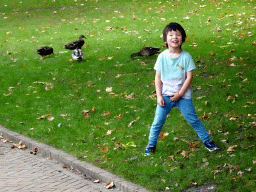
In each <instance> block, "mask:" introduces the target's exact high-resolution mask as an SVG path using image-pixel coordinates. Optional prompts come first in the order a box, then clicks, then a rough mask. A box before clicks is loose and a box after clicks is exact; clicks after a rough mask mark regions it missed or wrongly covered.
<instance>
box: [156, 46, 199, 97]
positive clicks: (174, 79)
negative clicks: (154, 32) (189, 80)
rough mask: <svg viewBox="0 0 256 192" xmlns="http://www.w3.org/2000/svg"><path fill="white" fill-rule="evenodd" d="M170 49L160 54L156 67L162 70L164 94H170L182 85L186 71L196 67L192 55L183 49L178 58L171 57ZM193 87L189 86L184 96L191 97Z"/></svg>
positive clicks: (157, 69)
mask: <svg viewBox="0 0 256 192" xmlns="http://www.w3.org/2000/svg"><path fill="white" fill-rule="evenodd" d="M170 56H171V54H170V53H169V51H168V50H165V51H163V52H162V53H160V54H159V56H158V58H157V61H156V63H155V67H154V69H155V70H156V71H160V72H161V81H162V96H170V95H171V94H173V93H176V92H178V91H179V90H180V88H181V87H182V85H183V83H184V81H185V80H186V73H187V72H189V71H192V70H193V69H195V68H196V66H195V63H194V61H193V59H192V57H191V55H190V54H189V53H188V52H186V51H184V50H182V52H181V54H180V55H179V56H178V57H177V58H171V57H170ZM191 94H192V89H191V87H189V88H188V89H187V91H186V93H185V94H184V95H183V98H185V99H190V98H191Z"/></svg>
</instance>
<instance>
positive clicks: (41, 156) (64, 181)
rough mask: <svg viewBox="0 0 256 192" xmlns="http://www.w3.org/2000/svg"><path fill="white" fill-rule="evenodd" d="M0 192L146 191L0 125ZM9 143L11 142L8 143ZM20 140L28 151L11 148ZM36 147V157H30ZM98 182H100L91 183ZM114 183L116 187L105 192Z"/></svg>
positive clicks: (32, 155)
mask: <svg viewBox="0 0 256 192" xmlns="http://www.w3.org/2000/svg"><path fill="white" fill-rule="evenodd" d="M0 135H1V136H0V137H1V138H0V191H1V192H7V191H8V192H16V191H17V192H62V191H63V192H80V191H83V192H100V191H102V192H112V191H113V192H116V191H125V192H146V191H148V190H146V189H144V188H142V187H140V186H138V185H135V184H133V183H131V182H128V181H126V180H124V179H122V178H119V177H117V176H116V175H113V174H111V173H109V172H107V171H105V170H102V169H99V168H98V167H95V166H93V165H91V164H89V163H87V162H84V161H83V162H82V161H79V160H77V159H76V158H74V157H73V156H71V155H69V154H67V153H65V152H63V151H60V150H57V149H55V148H53V147H51V146H48V145H45V144H42V143H38V142H36V141H34V140H31V139H29V138H27V137H24V136H22V135H20V134H18V133H15V132H11V131H9V130H7V129H5V128H3V127H1V126H0ZM8 141H11V142H12V143H11V142H8ZM20 141H22V143H23V144H25V145H26V146H27V149H25V150H23V149H18V148H14V149H12V146H13V144H18V143H19V142H20ZM34 147H36V148H37V149H38V152H37V154H36V155H34V154H31V153H30V152H32V151H33V148H34ZM95 180H99V181H100V182H99V183H94V181H95ZM111 181H113V183H114V184H115V187H114V188H112V189H106V188H105V187H104V186H105V185H106V183H109V182H111Z"/></svg>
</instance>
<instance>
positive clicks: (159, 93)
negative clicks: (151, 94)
mask: <svg viewBox="0 0 256 192" xmlns="http://www.w3.org/2000/svg"><path fill="white" fill-rule="evenodd" d="M155 87H156V96H157V103H158V105H160V106H161V107H163V106H164V99H163V96H162V81H161V72H160V71H156V75H155Z"/></svg>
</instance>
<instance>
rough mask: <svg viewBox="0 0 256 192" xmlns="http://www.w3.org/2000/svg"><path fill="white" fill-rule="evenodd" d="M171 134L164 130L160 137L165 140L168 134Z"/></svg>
mask: <svg viewBox="0 0 256 192" xmlns="http://www.w3.org/2000/svg"><path fill="white" fill-rule="evenodd" d="M168 135H169V133H167V132H162V133H160V135H159V139H161V140H163V139H164V138H165V137H166V136H168Z"/></svg>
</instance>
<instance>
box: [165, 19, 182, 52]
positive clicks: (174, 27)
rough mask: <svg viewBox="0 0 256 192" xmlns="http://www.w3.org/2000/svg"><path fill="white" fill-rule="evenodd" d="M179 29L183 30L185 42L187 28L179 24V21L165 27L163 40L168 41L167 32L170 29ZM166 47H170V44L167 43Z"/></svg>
mask: <svg viewBox="0 0 256 192" xmlns="http://www.w3.org/2000/svg"><path fill="white" fill-rule="evenodd" d="M177 30H178V31H179V32H181V36H182V42H183V43H184V42H185V40H186V32H185V30H184V29H183V27H182V26H181V25H180V24H178V23H175V22H172V23H170V24H168V25H167V26H166V27H165V28H164V31H163V40H164V42H166V41H167V33H168V32H169V31H177ZM166 47H167V48H168V45H167V44H166Z"/></svg>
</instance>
